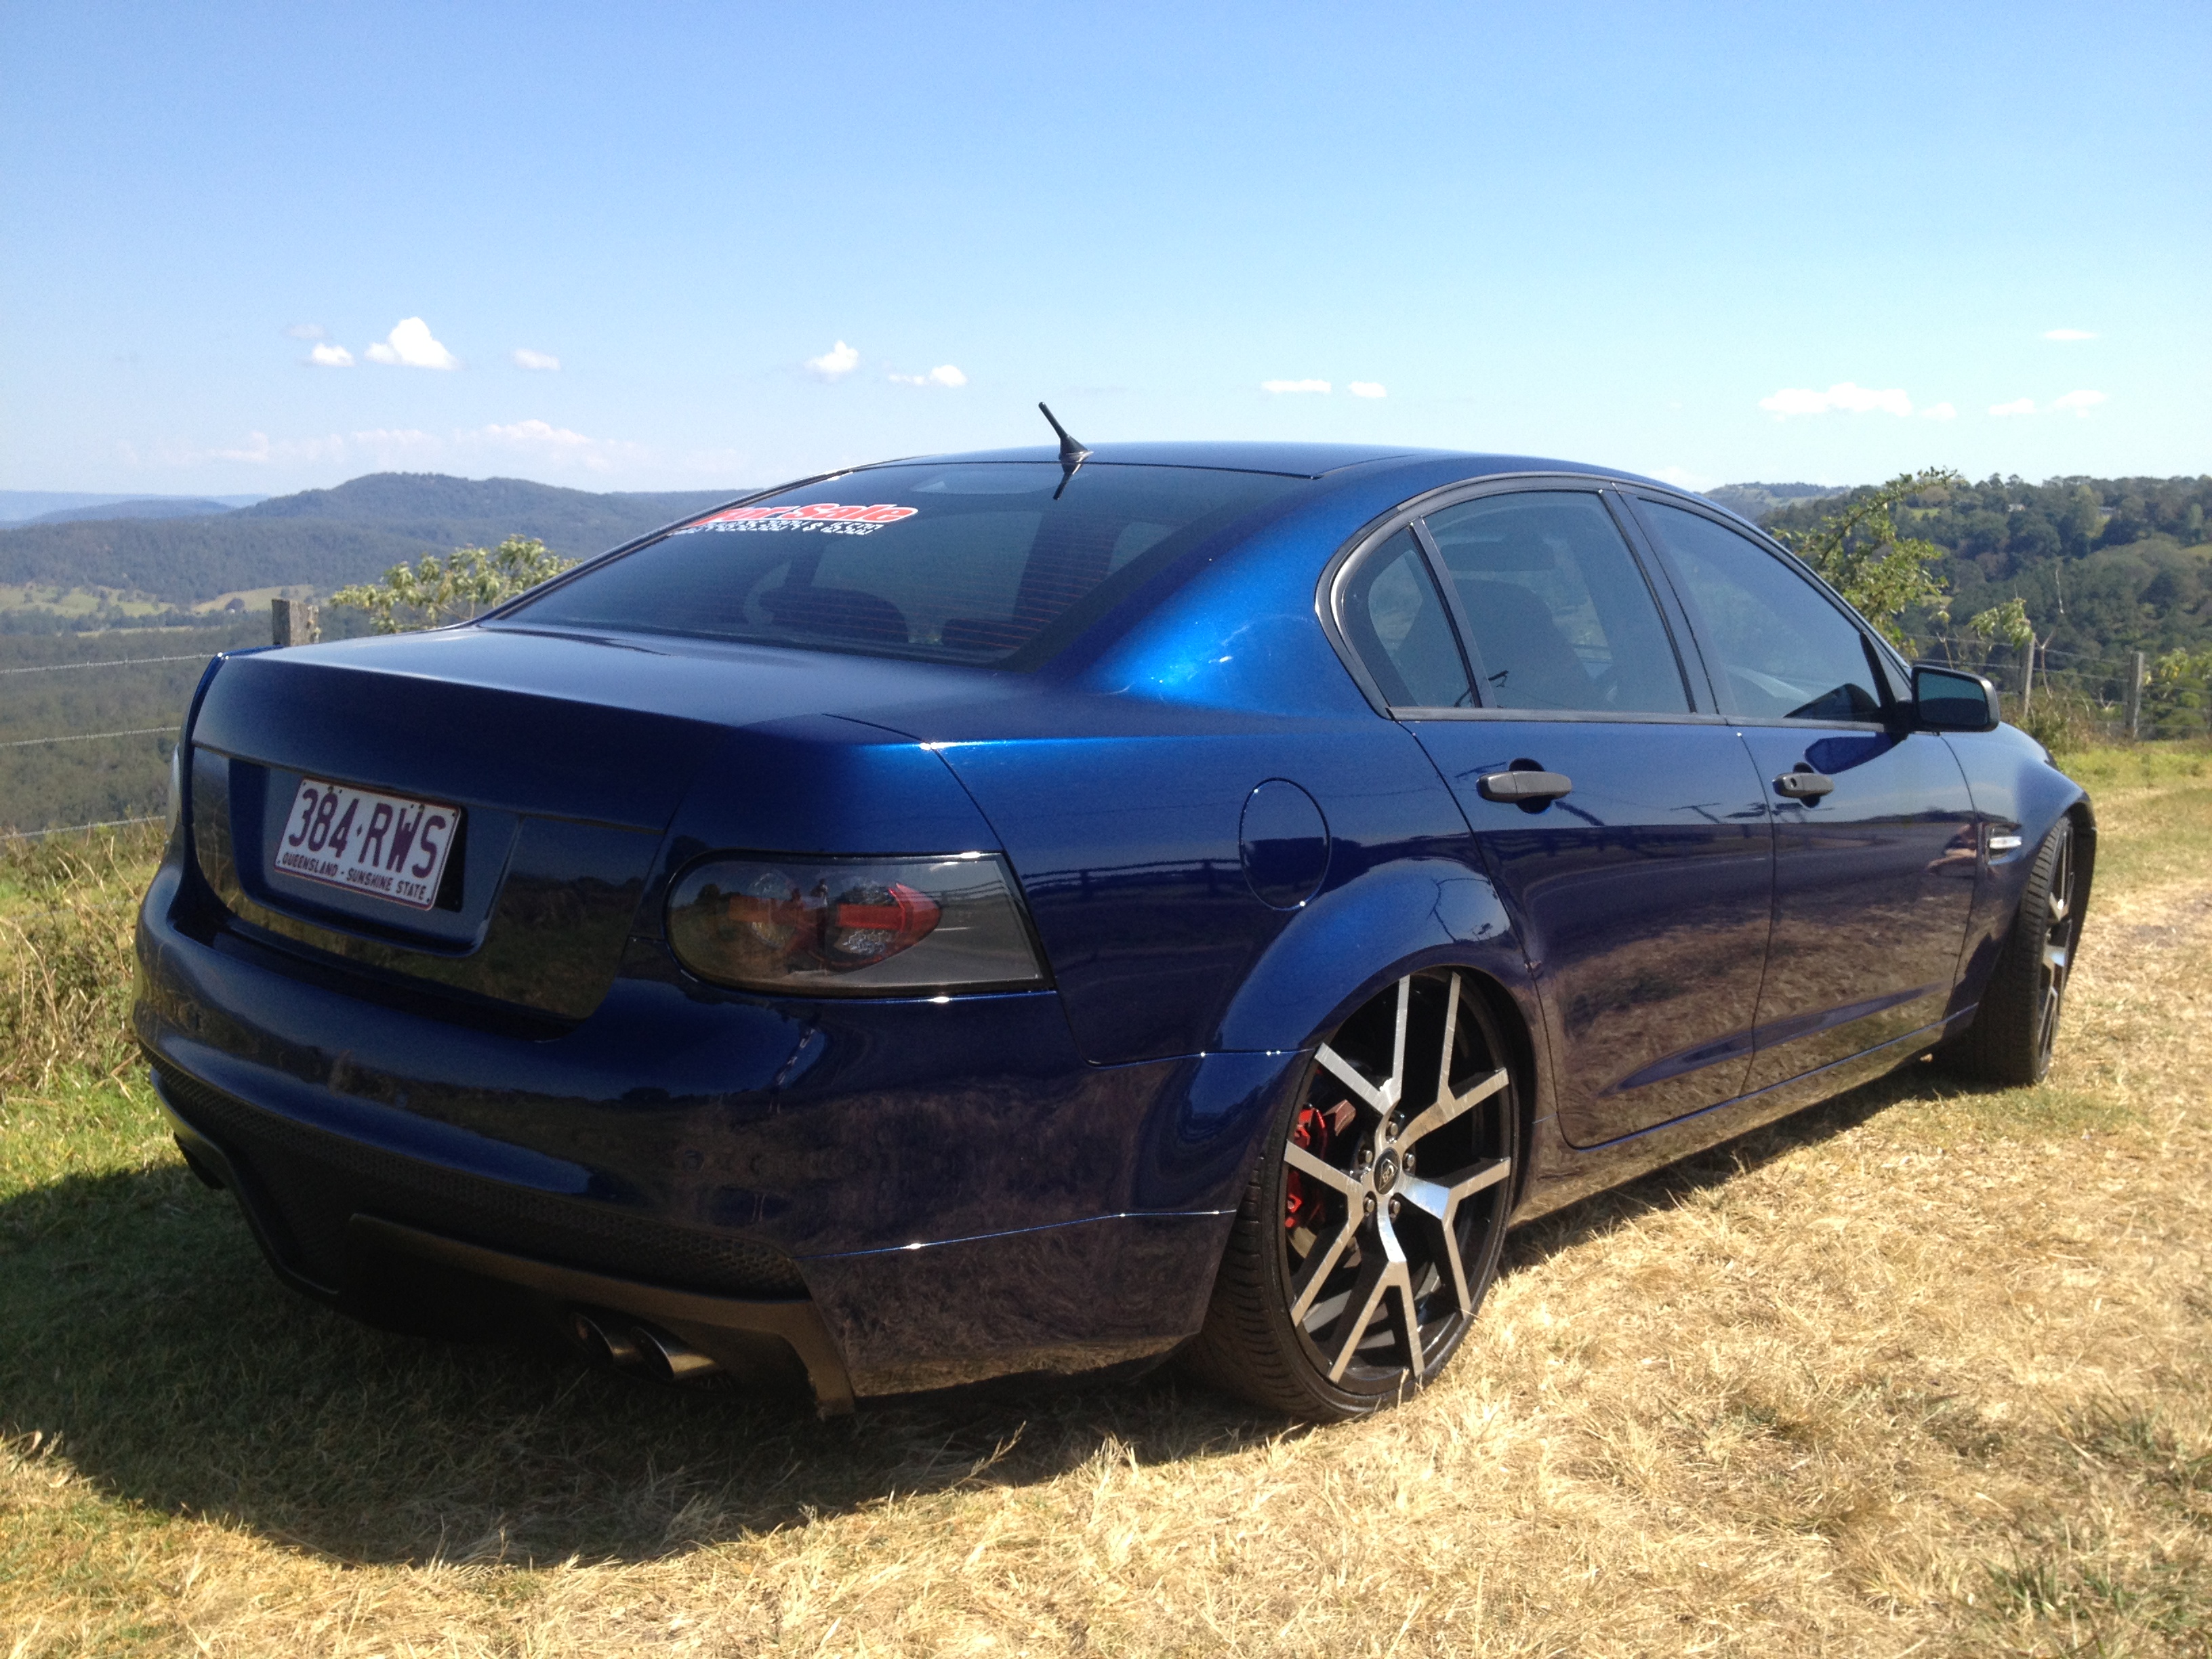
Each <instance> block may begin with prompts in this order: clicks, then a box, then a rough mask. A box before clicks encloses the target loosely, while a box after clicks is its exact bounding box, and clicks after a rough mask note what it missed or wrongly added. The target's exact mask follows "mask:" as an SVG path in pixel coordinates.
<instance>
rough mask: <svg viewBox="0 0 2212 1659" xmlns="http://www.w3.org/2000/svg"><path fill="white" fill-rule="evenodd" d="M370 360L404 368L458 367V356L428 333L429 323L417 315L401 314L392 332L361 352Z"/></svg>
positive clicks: (459, 364)
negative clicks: (401, 317)
mask: <svg viewBox="0 0 2212 1659" xmlns="http://www.w3.org/2000/svg"><path fill="white" fill-rule="evenodd" d="M362 356H365V357H367V358H368V361H369V362H372V363H388V364H391V365H393V366H394V367H399V368H459V367H460V366H461V363H460V359H459V358H458V357H456V356H453V353H452V352H450V351H448V350H447V349H446V348H445V347H444V346H442V345H441V344H439V343H438V342H437V341H436V340H435V339H433V338H431V337H430V325H428V323H426V322H424V321H423V320H422V319H421V318H420V317H407V318H403V319H401V320H400V321H398V322H397V323H395V324H393V325H392V332H391V333H390V334H389V335H387V336H386V337H384V338H383V339H381V340H379V341H378V342H377V343H375V344H374V345H373V346H371V347H369V349H368V350H367V351H365V352H363V353H362Z"/></svg>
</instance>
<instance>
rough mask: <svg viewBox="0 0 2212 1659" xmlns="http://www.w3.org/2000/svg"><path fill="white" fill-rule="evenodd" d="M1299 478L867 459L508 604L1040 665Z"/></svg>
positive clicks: (602, 622) (551, 619) (789, 640)
mask: <svg viewBox="0 0 2212 1659" xmlns="http://www.w3.org/2000/svg"><path fill="white" fill-rule="evenodd" d="M1300 483H1304V480H1303V479H1299V478H1291V477H1280V476H1278V475H1275V474H1272V473H1258V472H1230V471H1215V470H1212V469H1209V468H1200V467H1164V466H1116V465H1110V464H1104V463H1096V462H1094V463H1092V464H1091V465H1085V466H1083V467H1081V468H1079V469H1078V470H1077V471H1075V472H1074V473H1073V475H1070V474H1068V473H1066V472H1063V471H1061V469H1060V466H1059V465H1058V464H1057V463H1056V462H1028V461H1024V462H964V463H963V462H953V463H942V462H940V463H936V464H932V465H912V466H880V467H871V468H868V469H867V470H866V471H860V472H853V473H848V474H846V475H844V476H843V477H837V478H833V479H830V480H829V481H828V482H826V483H819V484H809V485H806V486H805V487H803V488H801V489H792V490H787V491H785V492H784V493H782V494H781V495H773V496H769V497H767V498H765V499H764V500H762V501H753V502H748V503H747V504H746V505H745V506H744V507H737V508H732V509H729V510H726V511H724V512H721V513H710V514H708V515H707V516H706V517H704V518H702V519H699V520H694V521H693V522H691V523H690V524H687V525H683V526H678V528H677V529H675V530H674V531H672V532H670V533H669V534H667V535H665V536H663V537H661V538H659V540H657V541H654V542H652V543H650V544H647V545H646V546H644V547H641V548H639V549H637V550H635V551H634V552H631V553H627V554H624V555H623V556H622V557H621V558H618V559H614V560H611V561H609V562H607V563H605V564H602V565H599V566H598V567H596V568H592V569H588V570H586V571H584V572H582V573H581V574H579V575H576V576H574V577H572V578H571V579H570V580H568V581H566V582H564V583H562V584H561V585H560V586H557V587H555V588H554V589H552V590H551V591H550V592H547V593H545V594H544V595H543V596H542V597H540V598H538V599H531V600H528V601H526V602H525V603H524V604H523V605H521V606H520V608H519V609H517V610H516V611H511V612H509V613H507V617H508V618H509V619H511V620H513V622H515V623H520V624H523V625H526V626H530V627H541V628H543V627H555V628H574V629H594V630H596V629H609V630H619V631H625V632H628V631H635V632H643V633H657V634H677V635H690V636H693V637H696V638H702V639H720V640H742V641H756V642H759V643H763V644H771V645H789V646H800V647H810V648H813V649H817V650H827V651H854V652H862V653H872V654H881V655H887V656H901V657H919V658H923V659H932V660H937V661H944V662H960V663H979V664H989V665H994V666H1003V667H1011V668H1027V667H1033V666H1035V665H1036V664H1037V663H1039V662H1042V661H1043V660H1045V659H1047V658H1048V657H1049V656H1050V655H1051V654H1052V653H1053V652H1054V651H1056V650H1057V649H1059V648H1060V647H1061V646H1062V645H1064V644H1066V642H1067V641H1069V640H1071V639H1073V637H1074V636H1075V635H1076V634H1078V633H1079V632H1080V631H1081V630H1082V629H1083V628H1084V627H1086V626H1088V625H1089V623H1091V621H1093V620H1095V619H1096V618H1097V617H1098V616H1099V615H1100V614H1102V613H1103V611H1105V610H1106V608H1107V607H1108V606H1109V605H1112V604H1113V603H1114V602H1115V600H1117V599H1120V598H1121V596H1122V595H1123V594H1125V593H1127V592H1129V591H1130V590H1131V589H1133V587H1135V586H1137V585H1138V584H1139V583H1140V582H1142V581H1143V580H1144V579H1145V578H1146V576H1148V575H1149V574H1152V572H1153V571H1155V570H1157V569H1159V568H1162V567H1163V566H1164V564H1166V563H1168V562H1172V561H1173V560H1174V559H1175V558H1176V556H1178V555H1179V554H1181V553H1182V552H1183V551H1186V550H1188V549H1190V548H1192V547H1194V546H1196V545H1197V544H1199V543H1200V542H1201V541H1204V540H1205V539H1206V538H1208V537H1210V536H1212V535H1213V534H1214V533H1215V532H1218V531H1220V530H1223V529H1225V528H1226V527H1227V526H1230V525H1231V524H1233V523H1235V522H1236V521H1237V520H1239V519H1242V518H1244V517H1246V516H1247V515H1249V514H1250V513H1254V512H1255V511H1257V510H1258V509H1260V508H1261V507H1265V506H1266V505H1267V504H1268V503H1269V502H1271V501H1275V500H1277V499H1278V498H1279V497H1280V496H1281V495H1284V494H1285V492H1287V491H1289V490H1291V489H1296V488H1297V485H1299V484H1300Z"/></svg>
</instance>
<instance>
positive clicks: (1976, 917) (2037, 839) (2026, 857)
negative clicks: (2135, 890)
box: [1943, 726, 2097, 1012]
mask: <svg viewBox="0 0 2212 1659" xmlns="http://www.w3.org/2000/svg"><path fill="white" fill-rule="evenodd" d="M1943 740H1944V742H1945V743H1946V744H1948V746H1949V748H1950V750H1951V752H1952V754H1954V756H1956V757H1957V758H1958V762H1959V768H1960V771H1962V772H1963V773H1965V775H1966V787H1967V789H1968V792H1969V793H1971V795H1972V799H1973V804H1974V817H1975V818H1976V820H1977V822H1978V825H1979V827H1980V830H1981V836H1982V845H1983V847H1984V853H1983V869H1982V879H1981V880H1980V881H1979V882H1978V884H1976V890H1975V898H1974V906H1973V913H1972V917H1971V918H1970V919H1969V921H1968V923H1967V927H1966V948H1965V951H1964V954H1963V959H1962V963H1961V966H1960V973H1959V984H1958V988H1957V989H1956V990H1955V991H1954V992H1953V994H1952V999H1951V1006H1952V1008H1953V1009H1954V1012H1955V1011H1958V1010H1962V1009H1971V1008H1972V1007H1973V1006H1975V1005H1976V1004H1978V1002H1979V1001H1980V1000H1981V994H1982V987H1984V985H1986V984H1987V983H1988V982H1989V977H1990V972H1991V970H1993V969H1995V968H1996V959H1997V951H1999V949H2000V948H2002V945H2003V944H2004V940H2005V935H2006V933H2007V932H2008V930H2009V929H2010V927H2011V926H2012V919H2013V915H2014V914H2015V912H2016V911H2017V910H2018V909H2019V908H2020V898H2021V893H2022V891H2024V890H2025V889H2026V887H2027V874H2028V871H2029V869H2030V868H2031V867H2032V866H2033V864H2034V861H2035V854H2036V853H2037V851H2038V850H2039V848H2041V847H2042V845H2043V842H2044V838H2045V836H2049V835H2050V833H2051V830H2052V829H2053V828H2055V827H2056V826H2057V823H2058V820H2059V819H2060V818H2061V817H2063V816H2065V815H2067V814H2068V813H2069V812H2070V813H2072V814H2073V815H2074V817H2075V827H2076V833H2077V835H2078V836H2079V840H2078V842H2077V843H2076V846H2075V864H2076V867H2077V868H2078V869H2080V870H2081V872H2082V874H2083V878H2084V880H2085V881H2086V880H2087V879H2088V878H2091V877H2093V875H2094V873H2095V870H2096V859H2097V821H2096V818H2095V816H2094V815H2093V813H2092V812H2091V811H2090V807H2089V798H2088V796H2087V793H2085V792H2084V791H2083V790H2082V788H2081V785H2079V784H2077V783H2075V781H2073V779H2071V778H2069V777H2068V776H2067V775H2065V774H2064V773H2063V772H2061V771H2060V770H2059V769H2057V767H2055V766H2053V765H2051V760H2050V757H2049V755H2048V754H2047V753H2045V750H2044V747H2043V745H2042V744H2039V743H2038V742H2036V740H2035V739H2034V738H2031V737H2029V736H2028V735H2027V733H2026V732H2022V731H2021V729H2020V728H2019V727H2018V726H1998V727H1997V728H1996V730H1995V731H1992V732H1946V733H1945V734H1944V738H1943ZM1991 835H2015V836H2019V837H2020V841H2021V844H2020V846H2019V847H2018V848H2015V850H2013V851H2011V852H2009V853H1990V852H1989V851H1987V850H1986V849H1987V848H1988V844H1989V837H1990V836H1991Z"/></svg>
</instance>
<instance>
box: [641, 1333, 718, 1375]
mask: <svg viewBox="0 0 2212 1659" xmlns="http://www.w3.org/2000/svg"><path fill="white" fill-rule="evenodd" d="M635 1334H636V1336H637V1339H638V1340H639V1343H640V1344H641V1346H642V1348H643V1351H644V1355H645V1364H646V1369H647V1370H650V1371H652V1372H653V1373H654V1374H655V1375H656V1376H659V1378H660V1380H661V1381H662V1382H664V1383H686V1384H696V1383H704V1382H706V1381H707V1380H708V1378H710V1377H713V1376H720V1373H721V1370H722V1368H721V1366H720V1364H717V1363H716V1362H714V1360H712V1359H709V1358H707V1356H706V1355H705V1354H703V1353H701V1352H699V1351H698V1350H697V1349H696V1348H693V1347H690V1346H686V1345H685V1344H684V1343H681V1342H678V1340H676V1339H675V1338H674V1337H672V1336H670V1335H668V1334H665V1333H664V1332H661V1331H656V1330H654V1329H653V1327H652V1326H650V1325H641V1326H639V1327H638V1328H637V1330H636V1332H635Z"/></svg>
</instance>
